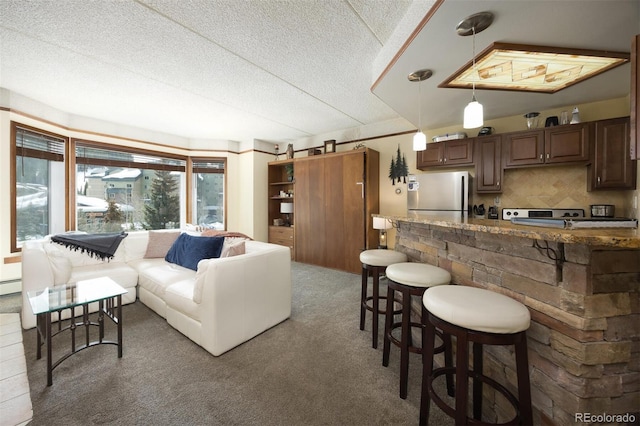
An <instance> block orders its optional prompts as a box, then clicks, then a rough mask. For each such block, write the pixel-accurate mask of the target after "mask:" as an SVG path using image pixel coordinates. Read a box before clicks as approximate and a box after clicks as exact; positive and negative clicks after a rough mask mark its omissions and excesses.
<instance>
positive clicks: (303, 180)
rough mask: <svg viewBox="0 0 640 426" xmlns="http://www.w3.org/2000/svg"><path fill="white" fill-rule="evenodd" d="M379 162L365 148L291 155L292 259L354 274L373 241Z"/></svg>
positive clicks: (376, 233) (371, 151)
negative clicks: (361, 256) (293, 234)
mask: <svg viewBox="0 0 640 426" xmlns="http://www.w3.org/2000/svg"><path fill="white" fill-rule="evenodd" d="M379 162H380V154H379V153H378V152H377V151H374V150H372V149H368V148H363V149H358V150H353V151H346V152H338V153H330V154H325V155H315V156H309V157H305V158H299V159H298V158H297V159H295V160H294V168H295V171H294V174H295V198H296V201H295V207H294V208H295V219H296V222H295V244H294V246H295V259H296V261H298V262H303V263H310V264H314V265H319V266H325V267H328V268H333V269H339V270H343V271H348V272H353V273H360V271H361V268H362V264H361V263H360V260H359V255H360V252H361V251H362V250H366V249H372V248H377V246H378V231H376V230H374V229H373V219H372V217H371V214H373V213H378V212H379V207H380V201H379V195H378V194H379V180H380V172H379V170H380V169H379Z"/></svg>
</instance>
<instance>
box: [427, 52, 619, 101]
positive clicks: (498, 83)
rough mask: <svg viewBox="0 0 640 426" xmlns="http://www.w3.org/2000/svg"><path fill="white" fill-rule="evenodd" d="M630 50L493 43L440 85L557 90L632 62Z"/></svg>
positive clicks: (541, 90)
mask: <svg viewBox="0 0 640 426" xmlns="http://www.w3.org/2000/svg"><path fill="white" fill-rule="evenodd" d="M629 57H630V55H629V53H624V52H607V51H597V50H586V49H565V48H560V47H547V46H530V45H524V44H507V43H493V44H492V45H491V46H489V47H488V48H487V49H485V50H484V51H482V52H480V54H478V56H477V57H476V58H475V72H474V68H473V66H472V65H473V60H471V61H469V62H468V63H467V64H466V65H465V66H464V67H462V68H461V69H459V70H458V71H456V73H455V74H453V75H452V76H451V77H449V78H448V79H447V80H445V81H444V82H442V83H441V84H440V85H439V86H438V87H450V88H465V89H471V88H472V86H473V83H474V82H475V86H476V89H496V90H517V91H526V92H543V93H555V92H557V91H559V90H562V89H564V88H566V87H569V86H571V85H574V84H576V83H578V82H580V81H582V80H586V79H588V78H590V77H593V76H595V75H598V74H600V73H603V72H605V71H607V70H610V69H612V68H615V67H617V66H620V65H622V64H624V63H626V62H629Z"/></svg>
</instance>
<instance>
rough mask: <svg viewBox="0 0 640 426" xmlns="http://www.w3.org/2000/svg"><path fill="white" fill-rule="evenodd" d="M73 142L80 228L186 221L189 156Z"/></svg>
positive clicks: (107, 229)
mask: <svg viewBox="0 0 640 426" xmlns="http://www.w3.org/2000/svg"><path fill="white" fill-rule="evenodd" d="M74 142H75V153H76V224H77V225H76V227H77V229H78V230H81V231H87V232H115V231H118V230H135V229H164V228H179V227H180V224H181V223H184V222H185V220H182V218H184V217H185V214H186V213H185V212H186V209H185V208H184V206H185V204H186V203H185V200H186V185H185V170H186V158H185V157H180V156H170V155H168V154H164V153H163V154H158V153H152V152H149V151H142V150H133V149H132V150H128V149H126V148H124V147H114V146H113V145H108V146H107V145H104V144H98V143H94V142H88V141H74ZM145 181H148V182H149V183H150V190H149V191H145V185H144V183H143V182H145Z"/></svg>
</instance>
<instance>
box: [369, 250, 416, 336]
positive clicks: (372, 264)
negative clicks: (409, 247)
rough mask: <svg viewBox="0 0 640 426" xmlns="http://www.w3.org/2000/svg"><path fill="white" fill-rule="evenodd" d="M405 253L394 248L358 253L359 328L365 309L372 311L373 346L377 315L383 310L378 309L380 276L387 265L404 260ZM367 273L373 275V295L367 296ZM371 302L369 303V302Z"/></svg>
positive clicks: (405, 257) (376, 328) (376, 333)
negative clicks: (360, 284)
mask: <svg viewBox="0 0 640 426" xmlns="http://www.w3.org/2000/svg"><path fill="white" fill-rule="evenodd" d="M406 261H407V255H406V254H404V253H400V252H399V251H394V250H384V249H374V250H365V251H363V252H361V253H360V262H362V292H361V295H360V330H364V323H365V318H366V315H367V311H371V312H372V313H373V318H372V319H371V324H372V335H373V343H372V346H373V348H377V347H378V315H384V314H385V311H384V310H381V309H380V300H381V299H382V300H384V299H386V297H384V296H382V297H380V276H381V275H383V274H384V273H385V270H386V269H387V266H389V265H393V264H394V263H400V262H406ZM369 274H371V275H372V276H373V295H372V296H367V293H368V291H367V287H368V282H369ZM369 302H371V304H369Z"/></svg>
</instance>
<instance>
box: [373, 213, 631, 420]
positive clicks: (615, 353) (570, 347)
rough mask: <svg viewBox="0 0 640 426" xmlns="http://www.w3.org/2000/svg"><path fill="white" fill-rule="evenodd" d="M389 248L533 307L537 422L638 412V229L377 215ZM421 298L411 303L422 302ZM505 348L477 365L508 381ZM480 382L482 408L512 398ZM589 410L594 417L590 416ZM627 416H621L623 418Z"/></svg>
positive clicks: (501, 405) (490, 411) (492, 415)
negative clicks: (389, 229)
mask: <svg viewBox="0 0 640 426" xmlns="http://www.w3.org/2000/svg"><path fill="white" fill-rule="evenodd" d="M374 216H380V217H385V218H387V219H390V220H392V221H393V223H394V225H395V226H396V227H397V233H396V239H395V250H397V251H400V252H403V253H405V254H407V256H408V257H409V259H410V260H411V261H416V262H424V263H429V264H432V265H437V266H439V267H442V268H444V269H446V270H448V271H449V272H450V273H451V275H452V283H453V284H458V285H468V286H474V287H481V288H486V289H489V290H492V291H496V292H499V293H503V294H505V295H508V296H510V297H512V298H514V299H516V300H518V301H520V302H522V303H524V304H525V305H526V306H527V307H528V308H529V310H530V312H531V320H532V321H531V327H530V329H529V331H528V332H527V334H528V345H529V371H530V377H531V393H532V403H533V408H534V421H535V424H541V425H548V424H557V425H574V424H583V423H584V424H587V423H588V422H587V421H584V420H585V419H589V417H588V416H600V415H606V416H610V417H603V418H602V417H601V418H600V419H601V420H604V421H601V422H600V423H614V424H624V422H620V423H615V420H619V419H620V418H618V417H611V416H615V415H625V414H628V415H629V414H630V415H634V416H635V421H636V422H637V421H638V419H640V415H639V413H638V412H639V411H640V298H639V295H640V293H639V292H640V233H639V232H638V230H637V229H580V230H564V229H555V228H540V227H530V226H522V225H513V224H511V222H509V221H504V220H487V219H470V218H469V219H467V218H465V219H452V218H445V217H437V216H412V217H405V216H384V215H374ZM419 303H420V302H419V301H418V300H415V301H414V305H415V306H414V311H415V312H420V305H419ZM514 367H515V363H514V359H513V356H512V348H509V347H492V348H486V349H485V365H484V368H485V371H488V372H489V375H490V376H493V377H495V378H496V379H497V380H499V381H501V382H503V383H508V386H509V387H511V388H512V389H515V387H516V383H517V382H516V378H515V370H514ZM487 388H488V387H487V386H485V392H484V401H485V402H484V411H485V413H484V414H483V415H486V416H487V420H490V421H496V420H498V421H500V420H501V421H504V420H506V419H508V418H509V417H508V416H509V414H510V413H511V411H510V410H512V409H511V408H510V405H509V404H508V403H507V402H506V401H505V400H503V398H502V397H500V396H498V397H496V395H495V393H494V392H493V391H492V390H491V389H487ZM590 418H591V420H593V419H594V417H590ZM628 418H629V416H627V419H628Z"/></svg>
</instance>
